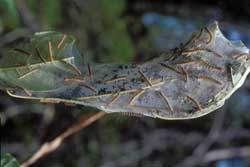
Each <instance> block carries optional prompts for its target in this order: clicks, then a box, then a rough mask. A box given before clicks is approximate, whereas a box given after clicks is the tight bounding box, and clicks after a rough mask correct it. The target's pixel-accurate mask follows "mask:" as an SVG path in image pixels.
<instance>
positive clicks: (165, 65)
mask: <svg viewBox="0 0 250 167" xmlns="http://www.w3.org/2000/svg"><path fill="white" fill-rule="evenodd" d="M160 65H161V66H163V67H165V68H167V69H170V70H172V71H174V72H176V73H178V74H183V73H182V72H180V71H178V70H177V69H175V68H174V67H172V66H170V65H167V64H164V63H160Z"/></svg>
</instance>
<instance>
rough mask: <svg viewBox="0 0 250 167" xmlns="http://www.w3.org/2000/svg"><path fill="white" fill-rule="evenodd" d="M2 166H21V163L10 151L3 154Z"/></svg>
mask: <svg viewBox="0 0 250 167" xmlns="http://www.w3.org/2000/svg"><path fill="white" fill-rule="evenodd" d="M1 167H19V163H18V162H17V160H16V159H15V158H14V157H13V156H12V155H10V154H8V153H6V154H1Z"/></svg>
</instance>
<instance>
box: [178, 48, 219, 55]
mask: <svg viewBox="0 0 250 167" xmlns="http://www.w3.org/2000/svg"><path fill="white" fill-rule="evenodd" d="M200 52H211V53H213V54H214V55H215V56H217V57H223V55H221V54H220V53H218V52H216V51H213V50H211V49H203V48H192V49H188V50H184V51H183V52H182V55H187V56H190V55H192V54H196V53H200Z"/></svg>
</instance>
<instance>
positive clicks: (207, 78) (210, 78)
mask: <svg viewBox="0 0 250 167" xmlns="http://www.w3.org/2000/svg"><path fill="white" fill-rule="evenodd" d="M198 79H202V80H207V81H211V82H214V83H216V84H218V85H222V83H221V82H220V81H218V80H216V79H214V78H212V77H209V76H204V75H203V76H198Z"/></svg>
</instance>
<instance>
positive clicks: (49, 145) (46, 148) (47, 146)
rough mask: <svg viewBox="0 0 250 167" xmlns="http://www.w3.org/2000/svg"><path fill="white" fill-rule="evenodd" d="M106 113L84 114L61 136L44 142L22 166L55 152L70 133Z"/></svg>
mask: <svg viewBox="0 0 250 167" xmlns="http://www.w3.org/2000/svg"><path fill="white" fill-rule="evenodd" d="M104 115H105V112H103V111H101V112H98V113H95V114H91V115H89V116H82V117H81V118H80V120H79V121H78V122H76V123H74V124H73V125H71V126H70V127H69V128H68V129H67V130H66V131H64V132H63V133H61V134H60V135H59V136H57V137H56V138H54V139H53V140H52V141H50V142H46V143H44V144H43V145H42V146H41V147H40V148H39V149H38V150H37V151H36V152H35V153H34V154H33V155H32V157H31V158H30V159H29V160H27V161H25V162H24V163H22V164H21V166H20V167H28V166H30V165H32V164H34V163H35V162H36V161H37V160H38V159H40V158H42V157H43V156H45V155H47V154H49V153H51V152H53V151H54V150H56V149H57V148H58V147H59V146H60V145H61V143H62V142H63V140H64V139H65V138H67V137H69V136H70V135H72V134H74V133H76V132H77V131H79V130H81V129H82V128H85V127H86V126H88V125H90V124H91V123H93V122H95V121H96V120H98V119H100V118H101V117H103V116H104Z"/></svg>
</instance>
